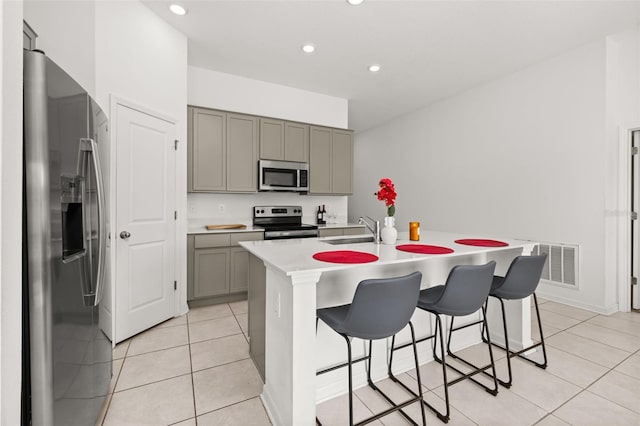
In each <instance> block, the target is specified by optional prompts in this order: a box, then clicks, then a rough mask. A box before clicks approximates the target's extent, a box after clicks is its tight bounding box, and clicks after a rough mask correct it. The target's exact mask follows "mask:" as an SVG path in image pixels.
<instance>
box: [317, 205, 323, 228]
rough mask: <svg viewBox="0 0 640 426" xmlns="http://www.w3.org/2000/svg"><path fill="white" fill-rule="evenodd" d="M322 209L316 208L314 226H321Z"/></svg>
mask: <svg viewBox="0 0 640 426" xmlns="http://www.w3.org/2000/svg"><path fill="white" fill-rule="evenodd" d="M322 223H323V222H322V209H321V208H320V206H318V212H317V213H316V224H318V225H322Z"/></svg>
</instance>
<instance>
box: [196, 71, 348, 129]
mask: <svg viewBox="0 0 640 426" xmlns="http://www.w3.org/2000/svg"><path fill="white" fill-rule="evenodd" d="M188 101H189V105H196V106H201V107H206V108H217V109H222V110H226V111H234V112H241V113H245V114H255V115H263V116H266V117H273V118H282V119H286V120H292V121H300V122H303V123H311V124H316V125H321V126H329V127H340V128H345V129H346V128H347V125H348V109H349V103H348V101H347V100H346V99H342V98H336V97H333V96H327V95H322V94H320V93H314V92H309V91H306V90H300V89H295V88H293V87H287V86H282V85H279V84H273V83H267V82H264V81H259V80H253V79H250V78H245V77H239V76H236V75H232V74H225V73H221V72H216V71H210V70H206V69H203V68H198V67H192V66H189V88H188Z"/></svg>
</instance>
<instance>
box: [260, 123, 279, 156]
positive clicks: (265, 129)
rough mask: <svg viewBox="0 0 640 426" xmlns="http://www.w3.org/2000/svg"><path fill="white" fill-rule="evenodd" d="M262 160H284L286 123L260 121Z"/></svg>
mask: <svg viewBox="0 0 640 426" xmlns="http://www.w3.org/2000/svg"><path fill="white" fill-rule="evenodd" d="M260 159H261V160H284V121H280V120H271V119H268V118H261V119H260Z"/></svg>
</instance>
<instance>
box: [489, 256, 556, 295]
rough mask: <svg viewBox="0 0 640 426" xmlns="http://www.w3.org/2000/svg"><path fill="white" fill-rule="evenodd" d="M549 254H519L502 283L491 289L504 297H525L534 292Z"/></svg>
mask: <svg viewBox="0 0 640 426" xmlns="http://www.w3.org/2000/svg"><path fill="white" fill-rule="evenodd" d="M546 260H547V254H546V253H543V254H541V255H537V256H518V257H516V258H515V259H513V262H511V265H510V266H509V270H508V271H507V275H505V276H504V280H503V281H502V285H500V286H499V287H497V288H494V289H493V290H492V291H491V294H492V295H495V296H497V297H500V298H502V299H524V298H525V297H527V296H530V295H531V294H533V292H534V291H536V288H537V287H538V283H539V282H540V276H541V275H542V269H543V268H544V262H545V261H546Z"/></svg>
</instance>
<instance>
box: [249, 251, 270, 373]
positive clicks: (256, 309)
mask: <svg viewBox="0 0 640 426" xmlns="http://www.w3.org/2000/svg"><path fill="white" fill-rule="evenodd" d="M266 279H267V272H266V268H265V266H264V262H263V261H262V260H260V259H258V258H257V257H256V256H254V255H253V254H250V255H249V289H248V307H249V309H248V325H249V354H250V355H251V359H252V360H253V363H254V364H255V366H256V368H257V369H258V372H259V373H260V377H262V381H263V382H265V374H264V369H265V365H264V362H265V361H264V351H265V346H264V345H265V307H266V287H267V285H266Z"/></svg>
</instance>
